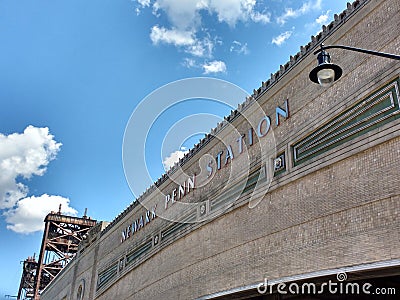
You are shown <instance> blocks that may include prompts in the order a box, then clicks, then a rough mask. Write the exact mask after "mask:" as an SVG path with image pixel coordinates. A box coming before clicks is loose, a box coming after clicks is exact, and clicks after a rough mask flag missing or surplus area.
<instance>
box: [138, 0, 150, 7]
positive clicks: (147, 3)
mask: <svg viewBox="0 0 400 300" xmlns="http://www.w3.org/2000/svg"><path fill="white" fill-rule="evenodd" d="M137 2H138V3H139V4H140V5H141V6H142V7H149V6H150V0H137Z"/></svg>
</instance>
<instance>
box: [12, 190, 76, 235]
mask: <svg viewBox="0 0 400 300" xmlns="http://www.w3.org/2000/svg"><path fill="white" fill-rule="evenodd" d="M60 204H61V211H62V213H63V214H66V215H71V216H76V215H77V211H76V210H75V209H73V208H72V207H70V206H69V199H67V198H64V197H61V196H49V195H47V194H44V195H41V196H39V197H35V196H32V197H28V198H24V199H21V200H19V201H18V204H17V206H16V207H15V208H13V209H10V210H8V211H6V212H5V213H4V216H5V217H6V222H7V223H8V224H9V225H7V229H10V230H12V231H15V232H17V233H31V232H35V231H40V230H43V228H44V222H43V220H44V218H45V217H46V215H47V214H48V213H50V212H51V211H54V212H57V211H58V208H59V205H60Z"/></svg>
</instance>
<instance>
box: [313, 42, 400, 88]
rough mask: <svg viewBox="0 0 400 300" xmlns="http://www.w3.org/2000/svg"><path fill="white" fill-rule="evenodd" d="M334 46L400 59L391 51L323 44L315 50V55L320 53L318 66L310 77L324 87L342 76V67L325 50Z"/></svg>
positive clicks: (399, 56)
mask: <svg viewBox="0 0 400 300" xmlns="http://www.w3.org/2000/svg"><path fill="white" fill-rule="evenodd" d="M332 48H339V49H345V50H350V51H356V52H361V53H367V54H371V55H375V56H381V57H386V58H391V59H396V60H400V55H394V54H389V53H383V52H377V51H371V50H366V49H361V48H354V47H349V46H342V45H337V46H334V45H333V46H324V44H321V49H319V50H317V51H315V52H314V55H316V54H317V53H318V56H317V60H318V66H316V67H315V68H314V69H312V71H311V72H310V75H309V77H310V80H311V81H312V82H315V83H319V84H320V85H321V86H323V87H328V86H330V85H331V84H332V83H333V82H334V81H336V80H338V79H339V78H340V76H342V68H341V67H339V66H338V65H335V64H333V63H331V56H330V55H329V53H328V52H326V51H325V50H326V49H332Z"/></svg>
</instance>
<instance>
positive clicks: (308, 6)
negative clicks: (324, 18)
mask: <svg viewBox="0 0 400 300" xmlns="http://www.w3.org/2000/svg"><path fill="white" fill-rule="evenodd" d="M321 2H322V0H315V1H308V2H305V3H303V5H302V6H301V7H300V8H299V9H293V8H286V9H285V13H284V14H282V15H281V16H279V17H278V18H277V19H276V21H277V23H278V24H280V25H283V24H285V23H286V22H287V20H288V19H290V18H297V17H299V16H302V15H304V14H306V13H308V12H310V11H311V10H318V9H321Z"/></svg>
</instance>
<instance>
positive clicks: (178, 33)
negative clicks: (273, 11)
mask: <svg viewBox="0 0 400 300" xmlns="http://www.w3.org/2000/svg"><path fill="white" fill-rule="evenodd" d="M138 3H139V4H140V9H143V8H145V7H151V8H152V10H153V14H154V15H155V16H156V17H160V16H162V15H163V14H165V15H166V17H167V19H168V21H169V24H164V25H163V26H160V25H155V26H153V27H152V29H151V33H150V38H151V40H152V42H153V43H154V44H158V43H165V44H171V45H174V46H176V47H178V48H180V50H181V49H182V47H183V50H184V52H186V53H188V54H190V55H193V56H196V57H206V58H211V57H212V56H213V51H214V50H215V46H217V45H218V43H217V41H216V38H215V37H211V36H210V34H209V32H210V31H209V29H208V28H206V27H205V26H204V24H203V22H202V14H204V13H208V14H209V15H210V16H216V18H217V19H218V21H219V22H220V23H227V24H228V25H229V26H231V27H234V26H235V25H236V24H237V22H239V21H242V22H255V23H262V24H267V23H269V22H270V19H271V15H270V13H268V12H266V11H262V12H261V11H258V10H257V9H256V0H184V1H183V0H153V1H151V0H138ZM140 9H139V12H140ZM167 27H168V28H171V29H167ZM204 32H206V36H204V35H203V34H204Z"/></svg>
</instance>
